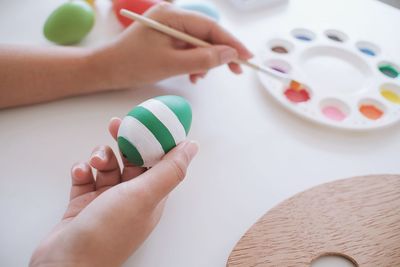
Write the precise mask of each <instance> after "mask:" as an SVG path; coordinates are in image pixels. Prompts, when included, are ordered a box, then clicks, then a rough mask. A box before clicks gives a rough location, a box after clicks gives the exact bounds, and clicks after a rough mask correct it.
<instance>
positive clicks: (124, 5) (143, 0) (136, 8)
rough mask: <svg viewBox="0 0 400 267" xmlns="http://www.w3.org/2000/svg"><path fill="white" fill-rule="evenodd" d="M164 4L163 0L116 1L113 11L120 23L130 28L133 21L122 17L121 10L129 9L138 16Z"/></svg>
mask: <svg viewBox="0 0 400 267" xmlns="http://www.w3.org/2000/svg"><path fill="white" fill-rule="evenodd" d="M160 2H162V1H161V0H114V1H113V9H114V12H115V15H116V16H117V18H118V20H119V22H121V24H122V25H124V26H125V27H128V26H129V25H130V24H131V23H132V22H133V20H131V19H129V18H126V17H124V16H122V15H121V14H120V13H119V12H120V10H121V9H127V10H130V11H133V12H135V13H138V14H140V15H141V14H143V13H144V12H146V11H147V9H149V8H150V7H152V6H154V5H156V4H158V3H160Z"/></svg>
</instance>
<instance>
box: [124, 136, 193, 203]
mask: <svg viewBox="0 0 400 267" xmlns="http://www.w3.org/2000/svg"><path fill="white" fill-rule="evenodd" d="M197 151H198V145H197V143H195V142H193V141H184V142H183V143H181V144H180V145H178V146H177V147H176V148H174V149H173V150H172V151H170V152H169V153H168V154H167V155H165V156H164V158H163V159H162V160H161V161H160V162H159V163H157V164H156V165H154V166H153V168H151V169H149V170H148V171H146V172H145V173H144V174H142V175H140V176H139V177H138V178H136V179H135V183H132V186H133V188H134V189H135V190H138V186H139V190H143V191H145V192H147V194H146V197H148V198H149V199H146V201H147V202H148V203H149V202H150V203H153V204H158V203H159V202H160V201H161V200H162V199H163V198H165V197H166V196H167V195H168V194H169V193H170V192H171V191H172V190H173V189H174V188H175V187H176V186H177V185H178V184H179V183H180V182H181V181H182V180H183V178H184V177H185V175H186V170H187V168H188V166H189V164H190V162H191V161H192V159H193V157H194V156H195V155H196V153H197ZM128 186H129V185H128Z"/></svg>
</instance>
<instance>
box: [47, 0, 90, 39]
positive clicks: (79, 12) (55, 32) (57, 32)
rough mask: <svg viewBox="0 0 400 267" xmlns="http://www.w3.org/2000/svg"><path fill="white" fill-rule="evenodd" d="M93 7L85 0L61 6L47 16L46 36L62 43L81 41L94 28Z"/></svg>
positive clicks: (77, 0) (76, 0)
mask: <svg viewBox="0 0 400 267" xmlns="http://www.w3.org/2000/svg"><path fill="white" fill-rule="evenodd" d="M94 19H95V15H94V11H93V8H92V7H91V6H90V5H89V4H88V3H87V2H85V1H82V0H75V1H70V2H67V3H65V4H63V5H61V6H59V7H58V8H57V9H56V10H54V11H53V13H51V14H50V16H49V17H48V18H47V20H46V22H45V24H44V28H43V33H44V36H45V37H46V38H47V39H48V40H49V41H52V42H54V43H57V44H60V45H71V44H76V43H78V42H80V41H81V40H82V39H83V38H84V37H85V36H86V35H87V34H88V33H89V32H90V30H91V29H92V28H93V25H94Z"/></svg>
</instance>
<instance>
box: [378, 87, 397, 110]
mask: <svg viewBox="0 0 400 267" xmlns="http://www.w3.org/2000/svg"><path fill="white" fill-rule="evenodd" d="M380 92H381V96H382V97H383V98H385V99H386V100H387V101H389V102H391V103H393V104H397V105H400V86H399V85H397V84H394V83H385V84H382V86H381V87H380Z"/></svg>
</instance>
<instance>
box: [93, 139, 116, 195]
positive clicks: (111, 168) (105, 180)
mask: <svg viewBox="0 0 400 267" xmlns="http://www.w3.org/2000/svg"><path fill="white" fill-rule="evenodd" d="M90 165H91V166H92V167H93V168H95V169H96V170H97V174H96V190H99V189H102V188H108V187H110V186H114V185H116V184H118V183H120V182H121V171H120V168H119V165H118V161H117V158H116V157H115V154H114V152H113V151H112V149H111V148H110V147H109V146H100V147H97V148H96V149H95V150H94V151H93V153H92V156H91V157H90Z"/></svg>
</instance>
